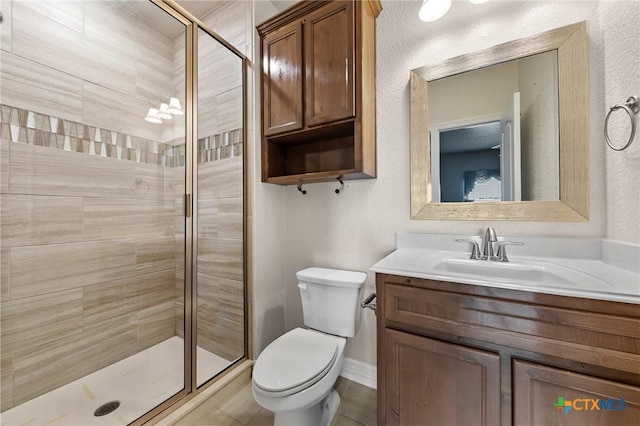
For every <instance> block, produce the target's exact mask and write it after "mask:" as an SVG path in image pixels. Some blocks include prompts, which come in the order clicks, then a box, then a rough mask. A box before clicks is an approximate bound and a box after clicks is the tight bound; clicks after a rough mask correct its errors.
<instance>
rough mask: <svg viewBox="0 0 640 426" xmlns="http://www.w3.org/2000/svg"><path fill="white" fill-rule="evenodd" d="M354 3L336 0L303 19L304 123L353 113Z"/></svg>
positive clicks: (310, 123)
mask: <svg viewBox="0 0 640 426" xmlns="http://www.w3.org/2000/svg"><path fill="white" fill-rule="evenodd" d="M353 33H354V25H353V2H351V1H335V2H331V3H329V4H327V5H326V6H323V7H321V8H320V9H318V10H316V11H314V12H312V13H310V14H309V15H308V16H307V17H306V18H305V20H304V37H305V41H304V55H305V71H306V76H305V124H306V126H309V127H310V126H317V125H320V124H326V123H330V122H332V121H337V120H341V119H346V118H352V117H354V116H355V110H354V97H355V93H354V82H353V79H354V52H355V46H354V34H353Z"/></svg>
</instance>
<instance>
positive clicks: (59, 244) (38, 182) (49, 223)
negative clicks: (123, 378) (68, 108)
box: [0, 105, 176, 410]
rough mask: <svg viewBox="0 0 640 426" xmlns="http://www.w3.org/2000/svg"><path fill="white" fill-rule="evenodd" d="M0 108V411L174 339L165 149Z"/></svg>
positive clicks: (171, 239) (170, 219)
mask: <svg viewBox="0 0 640 426" xmlns="http://www.w3.org/2000/svg"><path fill="white" fill-rule="evenodd" d="M0 110H1V112H2V138H1V143H2V148H3V150H2V151H3V152H2V154H3V156H2V158H3V164H2V182H3V187H2V194H0V201H1V207H2V209H1V217H2V220H1V224H2V226H1V232H2V235H1V236H2V246H1V247H2V294H1V296H2V306H1V308H2V310H1V319H0V320H1V335H0V338H1V339H2V369H3V370H2V395H1V399H2V409H3V410H4V409H7V408H10V407H11V406H13V405H17V404H19V403H21V402H24V401H26V400H29V399H31V398H33V397H35V396H38V395H40V394H42V393H45V392H47V391H49V390H51V389H54V388H56V387H58V386H61V385H63V384H65V383H68V382H70V381H73V380H75V379H77V378H79V377H82V376H84V375H86V374H89V373H91V372H93V371H95V370H97V369H99V368H102V367H104V366H106V365H109V364H111V363H113V362H115V361H118V360H120V359H122V358H125V357H127V356H129V355H131V354H134V353H136V352H138V351H140V350H142V349H144V348H147V347H149V346H151V345H153V344H155V343H158V342H160V341H162V340H164V339H167V338H169V337H171V336H173V335H174V334H175V332H174V330H175V317H174V315H173V314H174V306H175V293H174V289H173V286H174V276H175V262H176V261H175V246H174V220H173V217H174V208H175V207H174V204H173V200H174V195H173V190H174V188H173V182H172V181H171V180H169V179H167V178H166V177H165V170H166V169H167V166H162V165H160V164H157V163H160V162H168V159H167V158H168V157H167V156H165V154H158V152H163V151H164V150H165V148H166V147H165V146H164V145H163V144H159V143H157V142H153V141H150V140H144V139H142V138H137V137H132V136H131V135H123V134H117V136H116V137H114V138H113V139H112V138H111V135H114V134H116V133H115V132H110V131H109V130H105V129H95V128H92V127H89V126H84V125H82V124H80V123H75V122H70V121H67V120H62V119H58V118H57V117H52V116H45V115H42V114H37V113H35V112H32V111H25V110H21V109H18V108H10V107H8V106H4V105H3V106H1V107H0ZM52 122H56V123H57V125H54V128H53V129H52V128H51V123H52ZM47 127H48V130H47V129H46V128H47ZM53 130H55V131H56V132H55V133H54V132H53ZM73 135H83V136H89V137H91V138H90V139H84V138H81V137H78V136H73ZM91 135H93V136H91ZM96 135H100V136H99V137H98V138H99V139H101V140H102V139H106V140H107V142H99V141H95V138H96ZM119 141H120V142H119ZM113 142H115V143H113ZM119 143H120V145H119ZM128 145H129V146H131V148H128V147H127V146H128ZM154 151H155V152H154ZM5 182H6V184H5Z"/></svg>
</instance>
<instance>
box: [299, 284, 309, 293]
mask: <svg viewBox="0 0 640 426" xmlns="http://www.w3.org/2000/svg"><path fill="white" fill-rule="evenodd" d="M298 288H299V289H300V290H302V291H307V289H308V288H309V287H308V286H307V284H306V283H298Z"/></svg>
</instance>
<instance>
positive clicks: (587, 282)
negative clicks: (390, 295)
mask: <svg viewBox="0 0 640 426" xmlns="http://www.w3.org/2000/svg"><path fill="white" fill-rule="evenodd" d="M429 263H431V265H428V267H430V269H432V270H433V271H434V272H436V273H437V272H441V273H446V274H456V275H467V276H471V277H481V278H483V279H487V280H494V281H501V282H502V281H504V282H512V283H528V284H534V285H542V286H549V285H553V286H570V287H575V288H582V289H587V288H588V289H592V290H605V289H607V287H612V285H611V284H610V283H608V282H606V281H603V280H601V279H599V278H597V277H594V276H593V275H591V274H587V273H584V272H581V271H578V270H576V269H573V268H570V267H567V266H563V265H559V264H556V263H553V262H548V261H542V260H517V261H516V260H514V261H511V262H496V261H487V260H473V259H456V258H444V259H443V258H438V257H436V256H430V259H429ZM425 266H427V265H425Z"/></svg>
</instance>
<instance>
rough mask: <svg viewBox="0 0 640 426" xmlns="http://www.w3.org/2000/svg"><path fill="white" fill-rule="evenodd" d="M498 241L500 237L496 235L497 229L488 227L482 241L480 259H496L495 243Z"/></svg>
mask: <svg viewBox="0 0 640 426" xmlns="http://www.w3.org/2000/svg"><path fill="white" fill-rule="evenodd" d="M497 242H498V237H496V230H495V229H493V228H492V227H490V226H489V227H488V228H487V229H486V230H485V231H484V240H483V242H482V253H481V254H480V259H482V260H496V259H494V258H495V256H494V254H493V253H494V251H493V243H497Z"/></svg>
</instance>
